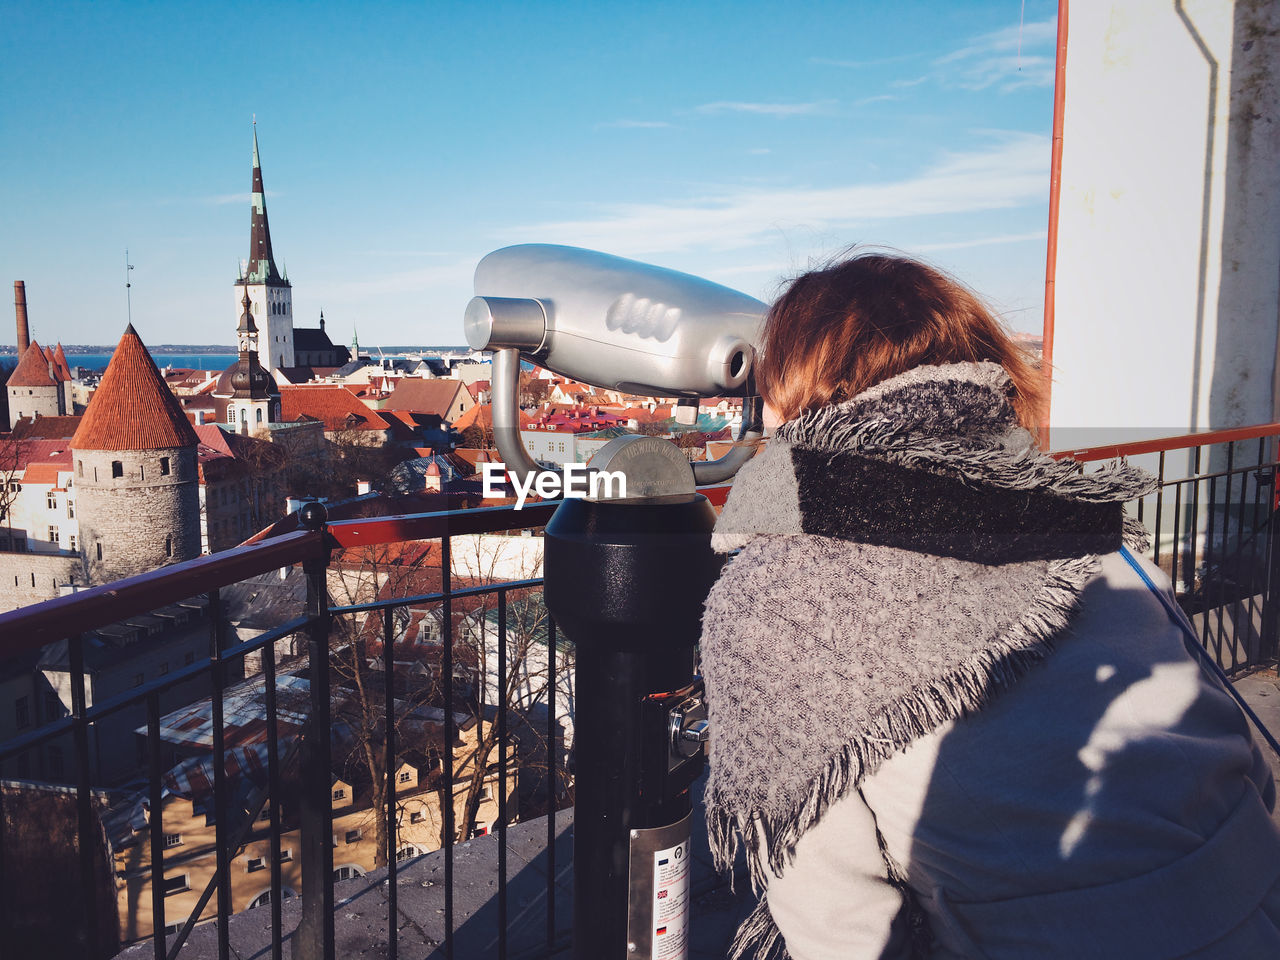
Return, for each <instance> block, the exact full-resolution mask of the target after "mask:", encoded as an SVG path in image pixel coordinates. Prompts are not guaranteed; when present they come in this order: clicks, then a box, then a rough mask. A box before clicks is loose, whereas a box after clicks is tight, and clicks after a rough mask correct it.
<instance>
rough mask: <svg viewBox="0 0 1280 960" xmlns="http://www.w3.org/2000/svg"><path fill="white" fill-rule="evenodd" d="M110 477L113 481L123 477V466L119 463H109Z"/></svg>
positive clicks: (114, 461)
mask: <svg viewBox="0 0 1280 960" xmlns="http://www.w3.org/2000/svg"><path fill="white" fill-rule="evenodd" d="M111 476H112V478H113V479H115V478H119V477H123V476H124V464H123V463H122V462H121V461H119V460H112V461H111Z"/></svg>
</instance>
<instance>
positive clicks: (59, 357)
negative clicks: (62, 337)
mask: <svg viewBox="0 0 1280 960" xmlns="http://www.w3.org/2000/svg"><path fill="white" fill-rule="evenodd" d="M47 355H48V352H47V351H46V356H47ZM50 359H51V360H52V361H53V362H54V365H55V366H57V368H58V379H59V380H70V379H71V368H70V367H69V366H67V355H66V354H65V353H63V352H62V344H61V343H59V344H58V345H57V346H56V347H54V348H53V356H52V357H50Z"/></svg>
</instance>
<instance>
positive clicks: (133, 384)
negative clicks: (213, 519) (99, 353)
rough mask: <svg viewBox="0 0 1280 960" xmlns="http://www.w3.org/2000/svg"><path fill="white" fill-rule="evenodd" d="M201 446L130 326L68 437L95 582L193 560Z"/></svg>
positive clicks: (84, 539)
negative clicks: (198, 457) (73, 432)
mask: <svg viewBox="0 0 1280 960" xmlns="http://www.w3.org/2000/svg"><path fill="white" fill-rule="evenodd" d="M198 444H199V439H198V438H197V437H196V432H195V430H194V429H193V428H192V426H191V424H190V423H189V422H188V420H187V417H186V414H184V413H183V412H182V407H180V406H179V405H178V401H177V398H175V397H174V395H173V393H172V392H171V391H170V390H169V387H168V386H167V385H166V384H165V382H164V379H163V378H162V377H161V376H160V371H159V370H157V369H156V365H155V362H154V361H153V360H152V359H151V355H150V354H149V353H147V348H146V347H145V346H143V344H142V340H141V339H140V338H139V337H138V334H137V333H135V332H134V329H133V325H132V324H130V325H129V327H128V329H126V330H125V332H124V336H122V337H121V338H120V343H119V345H118V346H117V347H116V350H115V353H114V354H112V356H111V362H110V363H109V364H107V370H106V372H105V373H104V374H103V375H102V382H101V383H100V384H99V385H98V389H97V390H96V391H95V392H94V394H93V397H92V399H91V400H90V401H89V407H88V409H87V410H85V413H84V416H83V417H82V418H81V419H80V426H79V427H78V428H77V429H76V432H75V436H73V437H72V438H71V459H72V461H73V465H74V468H75V481H74V482H75V486H76V491H77V494H76V506H77V519H78V520H79V521H80V550H81V552H82V553H83V554H84V556H85V559H86V560H87V562H88V568H89V575H90V577H91V579H92V580H93V582H94V583H103V582H105V581H108V580H117V579H120V578H121V577H129V576H133V575H134V574H137V573H143V572H145V571H147V570H153V569H155V568H156V567H160V566H164V565H165V564H167V563H177V562H178V561H180V560H190V559H192V558H194V557H198V556H199V555H200V488H199V483H200V481H199V474H198V472H197V460H196V449H197V446H198Z"/></svg>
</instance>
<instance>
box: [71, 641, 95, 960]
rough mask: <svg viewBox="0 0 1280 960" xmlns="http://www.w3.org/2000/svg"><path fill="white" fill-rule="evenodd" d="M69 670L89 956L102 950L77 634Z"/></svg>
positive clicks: (81, 662) (81, 653)
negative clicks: (95, 883) (90, 952)
mask: <svg viewBox="0 0 1280 960" xmlns="http://www.w3.org/2000/svg"><path fill="white" fill-rule="evenodd" d="M67 651H68V654H69V657H68V659H69V660H70V667H71V717H72V720H73V721H74V727H73V729H72V741H73V743H74V745H75V751H76V814H77V819H78V821H79V823H78V827H79V830H78V833H79V837H80V897H81V915H82V916H83V917H84V919H85V934H86V936H87V946H88V948H89V950H90V951H92V952H93V953H98V952H100V951H101V949H102V944H101V943H100V942H99V939H100V938H99V936H98V934H99V930H98V910H97V906H98V897H97V890H96V889H95V885H94V882H93V874H94V869H93V852H94V848H95V846H96V845H95V844H94V842H93V841H94V835H95V833H96V831H95V829H94V827H95V822H96V818H95V817H94V815H93V806H92V804H91V802H90V785H89V783H90V772H89V724H88V721H86V720H85V715H84V714H85V702H86V697H85V689H84V637H82V636H81V635H79V634H77V635H76V636H74V637H71V638H69V639H68V641H67Z"/></svg>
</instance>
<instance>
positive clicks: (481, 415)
mask: <svg viewBox="0 0 1280 960" xmlns="http://www.w3.org/2000/svg"><path fill="white" fill-rule="evenodd" d="M517 412H518V413H519V414H520V426H522V427H523V426H524V425H525V424H527V423H532V422H533V421H534V420H535V419H536V418H534V417H531V416H529V415H528V414H527V413H525V412H524V411H523V410H519V411H517ZM475 423H478V424H479V425H480V426H482V427H485V428H492V427H493V404H490V403H478V404H476V405H475V406H474V407H468V408H467V411H466V412H465V413H464V414H463V415H462V416H460V417H459V418H458V419H457V420H455V421H453V429H454V430H457V431H458V432H459V433H461V432H462V431H463V430H465V429H467V427H469V426H471V425H472V424H475Z"/></svg>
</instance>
